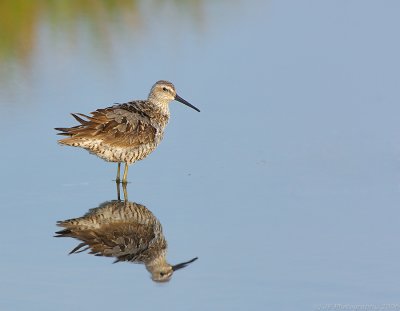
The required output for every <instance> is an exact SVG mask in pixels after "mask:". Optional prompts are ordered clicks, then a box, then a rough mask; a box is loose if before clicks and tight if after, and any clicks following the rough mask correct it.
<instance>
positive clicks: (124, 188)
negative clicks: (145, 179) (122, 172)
mask: <svg viewBox="0 0 400 311" xmlns="http://www.w3.org/2000/svg"><path fill="white" fill-rule="evenodd" d="M122 190H123V191H124V201H125V202H128V190H127V189H126V183H122Z"/></svg>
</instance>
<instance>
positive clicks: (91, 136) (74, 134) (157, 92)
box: [56, 80, 200, 183]
mask: <svg viewBox="0 0 400 311" xmlns="http://www.w3.org/2000/svg"><path fill="white" fill-rule="evenodd" d="M173 100H177V101H179V102H181V103H183V104H185V105H186V106H189V107H191V108H193V109H194V110H197V111H199V112H200V110H199V109H198V108H196V107H195V106H193V105H192V104H190V103H189V102H187V101H186V100H184V99H183V98H182V97H180V96H178V94H177V93H176V90H175V87H174V85H173V84H172V83H171V82H168V81H163V80H160V81H158V82H156V83H155V84H154V85H153V87H152V88H151V90H150V93H149V96H148V98H147V100H135V101H130V102H127V103H123V104H115V105H113V106H111V107H108V108H103V109H97V110H96V111H94V112H91V116H87V115H85V114H81V113H72V116H73V117H74V118H75V119H76V120H77V121H78V122H79V123H80V124H79V125H77V126H74V127H70V128H56V130H58V131H60V133H58V135H65V136H68V137H67V138H64V139H60V140H59V141H58V142H59V143H60V144H62V145H68V146H72V147H81V148H84V149H86V150H88V151H89V152H90V153H92V154H94V155H97V156H98V157H100V158H102V159H103V160H106V161H109V162H117V163H118V169H117V177H116V181H117V182H119V181H120V168H121V163H122V162H123V163H125V168H124V176H123V178H122V182H123V183H126V182H127V177H128V166H129V165H130V164H132V163H134V162H136V161H139V160H142V159H144V158H145V157H147V156H148V155H149V154H150V153H151V152H152V151H153V150H154V149H155V148H156V147H157V146H158V144H159V143H160V141H161V140H162V138H163V135H164V129H165V127H166V125H167V123H168V120H169V116H170V112H169V103H170V102H171V101H173Z"/></svg>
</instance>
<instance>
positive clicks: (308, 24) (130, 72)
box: [0, 0, 400, 311]
mask: <svg viewBox="0 0 400 311" xmlns="http://www.w3.org/2000/svg"><path fill="white" fill-rule="evenodd" d="M399 10H400V2H398V1H361V0H359V1H357V0H353V1H295V0H287V1H234V2H231V1H219V2H214V1H197V2H188V4H187V5H180V4H179V2H174V1H173V2H168V3H163V4H162V5H156V4H155V3H150V2H145V1H142V2H140V5H139V7H138V12H136V13H135V14H132V16H131V15H129V14H128V17H126V16H125V19H124V18H122V17H121V18H120V19H119V18H115V19H110V20H108V21H107V23H105V25H104V29H103V28H101V29H100V30H98V31H97V32H96V31H94V30H93V29H92V28H91V26H90V23H87V22H86V20H85V18H86V17H85V16H81V17H80V19H79V20H71V24H73V25H74V27H71V28H70V26H69V25H70V24H68V23H66V24H65V25H64V24H61V25H58V26H54V25H53V24H52V22H51V20H49V19H46V17H45V16H43V17H42V18H43V20H41V22H40V23H39V24H38V27H37V29H36V31H37V36H36V39H35V45H34V49H33V50H32V52H31V54H30V55H29V58H28V60H21V59H19V58H18V57H16V58H14V59H2V60H1V62H0V66H1V68H0V76H1V79H0V81H1V84H0V115H1V116H2V118H1V122H0V141H1V161H0V172H1V177H2V178H1V181H0V189H1V190H0V200H1V202H2V204H1V210H0V211H1V217H0V230H1V234H0V245H1V251H0V252H1V253H0V254H1V256H0V310H7V311H8V310H27V309H29V310H41V311H43V310H55V309H57V310H59V311H62V310H71V309H77V310H92V309H96V310H109V309H111V308H112V309H116V310H117V309H134V310H136V309H137V310H154V309H165V310H185V311H187V310H229V311H232V310H317V308H318V307H319V306H320V305H327V304H343V305H344V304H347V305H360V304H365V305H366V304H368V305H375V306H378V305H382V304H395V303H400V299H399V297H400V283H399V281H398V276H399V274H400V248H399V236H400V225H399V222H400V220H399V219H400V209H399V202H400V122H399V118H400V105H399V103H400V93H399V85H400V74H399V73H400V58H399V55H400V43H399V40H398V30H399V27H400V19H399V18H398V15H399V14H398V13H399ZM134 17H135V18H136V19H135V18H134ZM102 31H103V32H102ZM159 79H167V80H170V81H172V82H173V83H174V84H175V86H176V88H177V91H178V93H179V95H180V96H182V97H183V98H185V99H187V100H188V101H190V102H191V103H192V104H193V105H195V106H197V107H199V108H200V110H201V113H197V112H195V111H194V110H191V109H189V108H187V107H185V106H183V105H181V104H179V103H177V102H173V103H171V120H170V124H169V125H168V127H167V131H166V135H165V138H164V140H163V142H162V143H161V145H160V146H159V148H158V149H157V150H156V151H155V152H154V153H153V154H151V156H149V157H148V158H147V159H145V160H143V161H141V162H139V163H136V164H134V165H133V166H132V167H131V168H130V172H129V179H130V181H131V183H130V184H129V185H128V191H129V200H130V201H134V202H137V203H141V204H143V205H145V206H146V207H147V208H148V209H149V210H151V211H152V212H153V214H154V215H155V216H156V217H157V218H158V219H159V220H160V222H161V223H162V225H163V229H164V234H165V236H166V239H167V241H168V243H169V249H168V259H169V261H170V262H172V263H177V262H181V261H184V260H187V259H190V258H193V257H196V256H198V257H199V260H197V261H196V262H194V263H193V264H191V265H190V266H189V267H187V268H185V269H183V270H180V271H177V272H176V273H175V274H174V276H173V278H172V280H171V281H170V282H169V283H167V284H162V285H159V284H155V283H153V282H152V281H151V279H150V276H149V274H148V272H147V271H146V270H145V268H144V267H143V266H141V265H134V264H128V263H118V264H115V265H113V264H112V261H113V260H112V259H109V258H97V257H94V256H92V255H88V254H84V253H83V254H76V255H70V256H68V255H67V254H68V252H69V251H70V250H71V249H72V248H73V247H75V246H76V245H77V241H74V240H72V239H55V238H53V234H54V232H55V231H56V230H58V228H57V227H56V225H55V224H56V221H57V220H63V219H67V218H73V217H79V216H81V215H83V214H84V213H85V212H86V211H87V210H88V209H90V208H93V207H97V206H98V205H100V204H101V203H102V202H104V201H107V200H113V199H116V190H115V183H114V182H113V179H114V178H115V171H116V165H115V164H112V163H106V162H104V161H101V160H100V159H98V158H96V157H94V156H92V155H89V154H88V153H87V152H85V151H83V150H78V149H76V148H69V147H61V146H59V145H57V143H56V139H57V137H56V135H55V131H54V130H53V128H54V127H60V126H71V125H73V124H74V120H73V119H72V117H71V116H70V115H69V113H70V112H82V113H88V112H90V111H93V110H95V109H97V108H101V107H107V106H109V105H112V104H113V103H115V102H124V101H128V100H131V99H141V98H146V96H147V94H148V91H149V90H150V87H151V85H152V84H153V83H154V82H155V81H157V80H159Z"/></svg>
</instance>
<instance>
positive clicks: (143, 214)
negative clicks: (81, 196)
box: [56, 201, 194, 282]
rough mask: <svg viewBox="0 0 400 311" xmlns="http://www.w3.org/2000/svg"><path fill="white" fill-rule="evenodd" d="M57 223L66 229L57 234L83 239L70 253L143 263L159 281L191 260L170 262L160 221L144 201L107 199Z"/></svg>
mask: <svg viewBox="0 0 400 311" xmlns="http://www.w3.org/2000/svg"><path fill="white" fill-rule="evenodd" d="M57 225H58V226H61V227H63V228H64V229H63V230H61V231H58V232H56V234H57V235H56V237H72V238H76V239H78V240H80V241H82V243H80V244H79V245H78V246H77V247H75V248H74V249H73V250H72V251H71V252H70V253H79V252H83V251H85V250H88V249H90V252H89V253H90V254H94V255H96V256H106V257H115V258H116V260H115V262H119V261H129V262H134V263H141V264H144V265H145V266H146V268H147V270H148V271H149V272H150V273H151V275H152V279H153V280H154V281H157V282H163V281H169V280H170V278H171V276H172V274H173V272H174V271H175V270H177V269H180V268H183V267H185V266H186V265H187V264H188V263H189V262H186V263H182V264H178V265H175V266H172V265H170V264H169V263H167V261H166V253H167V241H166V240H165V237H164V235H163V232H162V227H161V224H160V222H159V221H158V219H157V218H156V217H155V216H154V215H153V213H152V212H150V211H149V210H148V209H147V208H146V207H145V206H143V205H141V204H137V203H133V202H126V201H125V202H124V201H108V202H105V203H103V204H101V205H100V206H99V207H98V208H94V209H91V210H90V211H89V212H88V213H87V214H86V215H84V216H83V217H80V218H74V219H69V220H65V221H59V222H58V223H57ZM193 261H194V260H193ZM190 262H191V261H190Z"/></svg>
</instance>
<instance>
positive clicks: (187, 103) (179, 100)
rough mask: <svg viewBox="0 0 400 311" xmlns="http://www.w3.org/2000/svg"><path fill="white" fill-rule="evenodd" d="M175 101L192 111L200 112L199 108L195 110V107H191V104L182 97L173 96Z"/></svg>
mask: <svg viewBox="0 0 400 311" xmlns="http://www.w3.org/2000/svg"><path fill="white" fill-rule="evenodd" d="M175 100H177V101H178V102H181V103H182V104H184V105H186V106H189V107H190V108H193V109H194V110H196V111H198V112H200V109H199V108H196V107H195V106H193V105H192V104H190V103H189V102H187V101H186V100H184V99H183V98H182V97H180V96H179V95H178V94H176V95H175Z"/></svg>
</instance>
